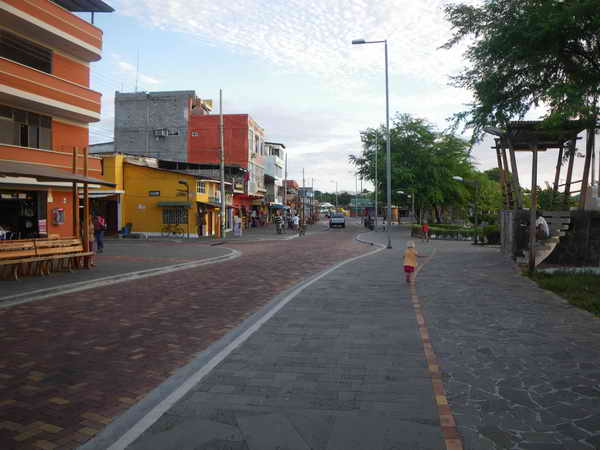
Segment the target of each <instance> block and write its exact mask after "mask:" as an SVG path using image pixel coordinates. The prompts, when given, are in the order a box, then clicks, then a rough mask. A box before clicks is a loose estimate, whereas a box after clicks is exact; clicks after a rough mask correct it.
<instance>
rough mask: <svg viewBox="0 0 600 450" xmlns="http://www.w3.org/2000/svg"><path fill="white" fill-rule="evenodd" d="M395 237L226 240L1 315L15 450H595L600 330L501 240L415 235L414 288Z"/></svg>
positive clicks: (337, 234)
mask: <svg viewBox="0 0 600 450" xmlns="http://www.w3.org/2000/svg"><path fill="white" fill-rule="evenodd" d="M359 233H361V234H360V236H359V238H360V240H361V241H364V242H367V243H363V242H358V241H357V240H355V237H356V236H357V234H359ZM392 236H393V249H391V250H387V249H381V248H380V247H378V246H377V245H370V244H369V242H375V243H385V242H386V235H385V233H381V232H377V233H373V232H370V233H365V230H364V228H362V227H360V226H359V225H358V224H357V223H350V224H349V227H348V228H346V229H336V230H329V231H326V229H325V228H324V227H321V228H320V229H318V230H317V229H315V231H314V232H312V233H310V234H309V235H307V236H306V237H304V238H296V239H291V240H273V241H267V240H256V241H254V242H253V241H251V240H250V239H248V240H245V241H240V242H228V243H226V244H224V245H223V246H218V247H216V248H221V249H223V250H222V251H230V250H235V251H237V252H239V253H240V255H239V256H238V257H236V258H234V259H230V260H227V261H223V262H217V263H214V264H210V265H204V266H199V267H195V268H191V269H187V270H177V271H174V272H170V273H166V274H162V275H155V276H149V277H146V278H144V279H143V280H132V281H123V282H120V283H116V284H112V285H109V286H104V287H98V288H94V289H90V290H84V291H80V292H73V293H69V294H64V295H58V296H55V297H49V298H45V299H42V300H38V301H34V302H30V303H24V304H21V305H15V306H10V307H5V308H2V309H0V315H1V316H2V324H3V327H2V334H1V338H0V339H1V340H0V345H1V348H2V351H3V355H4V357H3V358H2V361H1V362H0V366H1V367H2V370H1V375H0V377H1V380H2V389H1V391H0V404H2V411H3V412H2V421H0V447H1V448H7V449H13V448H14V449H38V448H60V449H69V448H78V447H79V446H82V449H85V450H87V449H105V448H110V449H117V448H127V447H128V448H131V449H250V450H254V449H258V450H266V449H276V448H289V449H327V450H334V449H340V450H342V449H343V450H346V449H369V450H371V449H373V450H375V449H411V450H412V449H431V450H438V449H440V450H441V449H447V450H454V449H460V448H464V449H473V450H476V449H477V450H479V449H496V448H497V449H502V448H507V449H508V448H516V449H529V450H535V449H540V450H546V449H549V450H554V449H557V450H558V449H565V450H577V449H593V448H598V447H599V446H600V432H599V431H600V402H599V401H598V400H599V399H600V364H599V363H598V361H599V360H600V339H599V338H600V323H599V321H598V320H597V319H594V318H593V316H591V315H590V314H588V313H586V312H583V311H580V310H577V309H575V308H573V307H571V306H569V305H568V304H567V303H566V302H565V301H563V300H562V299H559V298H557V297H555V296H554V295H552V294H549V293H547V292H545V291H542V290H541V289H539V288H537V287H535V286H534V285H533V283H532V282H530V281H529V280H528V279H526V278H524V277H522V276H521V275H520V274H518V273H517V272H516V271H515V270H514V268H513V267H512V266H511V264H510V263H508V262H507V261H506V260H505V259H504V258H503V257H502V256H501V255H500V254H499V253H498V250H497V249H496V248H482V247H474V246H472V245H470V244H468V243H464V242H445V241H432V242H431V243H429V244H424V243H421V242H420V241H418V242H417V250H418V251H419V252H420V253H422V254H423V255H426V256H427V257H426V258H423V259H422V260H421V261H420V262H421V263H423V264H422V266H421V267H420V271H419V273H418V276H417V280H416V283H415V284H414V285H407V284H406V283H405V282H404V280H403V277H402V274H401V256H402V252H403V250H404V247H405V244H406V241H407V239H408V232H407V229H405V228H399V227H398V228H396V229H394V231H393V232H392ZM108 245H109V246H110V243H109V244H108ZM115 245H118V244H117V243H116V244H115ZM160 245H162V244H161V243H157V248H161V247H160ZM147 251H150V250H149V249H147ZM186 251H189V250H186ZM195 251H198V250H195ZM110 252H111V250H110V248H109V249H108V250H107V253H106V254H107V255H108V254H110ZM203 256H208V255H203ZM132 257H134V255H132ZM352 258H358V259H352ZM344 262H346V263H345V264H342V265H340V263H344ZM336 264H337V265H336ZM315 276H317V277H316V278H315Z"/></svg>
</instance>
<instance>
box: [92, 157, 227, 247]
mask: <svg viewBox="0 0 600 450" xmlns="http://www.w3.org/2000/svg"><path fill="white" fill-rule="evenodd" d="M102 160H103V172H104V177H105V178H106V179H107V180H109V181H111V182H113V183H114V184H115V185H116V187H115V188H114V189H113V190H99V191H95V192H93V193H92V197H93V198H94V202H93V208H94V210H95V211H96V212H97V213H99V214H103V215H105V217H107V218H108V219H109V222H110V218H111V217H115V219H114V221H115V222H116V223H115V226H114V228H118V229H119V230H123V229H124V228H126V227H127V228H128V229H129V231H130V232H133V233H140V234H142V235H144V236H146V237H151V236H161V235H162V236H166V235H169V234H172V233H175V234H176V235H181V233H183V234H184V235H187V234H188V233H189V235H190V237H198V236H199V235H202V236H219V233H220V216H219V214H220V203H221V195H220V194H221V193H220V183H219V181H218V180H215V179H211V178H209V177H204V176H195V175H190V174H189V173H186V172H183V171H178V170H168V169H161V168H159V167H158V160H156V159H155V158H147V157H140V156H129V155H123V154H119V153H116V154H110V155H103V157H102ZM115 199H116V202H115ZM226 200H227V201H228V204H231V195H226ZM109 202H115V203H116V205H115V206H114V208H116V211H114V212H111V211H109V209H110V208H111V207H110V206H109V204H110V203H109ZM129 224H130V225H129ZM109 228H110V227H109Z"/></svg>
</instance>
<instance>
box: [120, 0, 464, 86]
mask: <svg viewBox="0 0 600 450" xmlns="http://www.w3.org/2000/svg"><path fill="white" fill-rule="evenodd" d="M445 3H446V1H445V0H419V1H414V0H381V1H378V2H367V1H364V0H328V1H317V0H285V1H284V0H236V1H235V2H214V1H212V0H146V1H144V2H141V1H139V0H120V2H119V5H118V8H117V9H118V10H119V11H120V13H122V14H125V15H129V16H131V17H132V18H135V19H136V20H139V21H143V22H144V23H148V24H150V25H151V26H154V27H156V28H159V29H163V30H169V31H177V32H182V33H186V34H190V35H193V36H194V38H195V39H197V40H199V41H201V42H204V43H205V44H207V45H213V46H225V47H228V48H230V49H231V50H233V51H237V52H242V53H245V54H252V55H255V56H257V57H260V58H262V59H263V60H265V61H267V62H269V63H271V64H273V65H274V66H276V67H279V68H280V70H285V71H294V72H302V73H312V74H314V75H315V76H318V77H321V78H323V77H324V78H327V79H329V80H330V81H337V82H340V81H348V80H351V79H352V78H355V77H357V76H358V77H359V78H361V77H362V78H368V77H369V76H372V75H374V74H380V73H381V69H382V66H383V46H382V45H363V46H353V45H351V41H352V39H356V38H366V39H372V40H377V39H387V40H388V42H389V60H390V71H391V73H392V74H396V75H405V76H412V77H415V76H416V77H418V78H420V79H426V80H434V81H437V82H440V81H445V77H446V74H447V73H450V72H452V71H455V70H456V69H458V68H459V67H460V65H461V62H460V57H459V55H458V53H457V51H460V50H452V51H439V50H438V48H439V47H440V46H441V45H442V44H443V43H444V42H446V41H447V39H448V37H449V35H450V28H449V24H448V23H447V22H446V21H445V19H444V14H443V5H444V4H445Z"/></svg>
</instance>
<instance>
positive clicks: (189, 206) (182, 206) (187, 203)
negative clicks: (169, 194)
mask: <svg viewBox="0 0 600 450" xmlns="http://www.w3.org/2000/svg"><path fill="white" fill-rule="evenodd" d="M156 206H165V207H169V206H171V207H173V206H175V207H177V206H178V207H181V208H191V207H192V204H191V203H190V202H158V203H157V204H156Z"/></svg>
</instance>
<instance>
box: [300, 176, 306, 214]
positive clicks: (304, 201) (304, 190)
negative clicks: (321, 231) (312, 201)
mask: <svg viewBox="0 0 600 450" xmlns="http://www.w3.org/2000/svg"><path fill="white" fill-rule="evenodd" d="M305 203H306V179H305V178H304V167H303V168H302V217H301V220H302V225H304V208H305V206H304V205H305Z"/></svg>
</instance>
